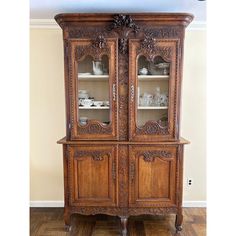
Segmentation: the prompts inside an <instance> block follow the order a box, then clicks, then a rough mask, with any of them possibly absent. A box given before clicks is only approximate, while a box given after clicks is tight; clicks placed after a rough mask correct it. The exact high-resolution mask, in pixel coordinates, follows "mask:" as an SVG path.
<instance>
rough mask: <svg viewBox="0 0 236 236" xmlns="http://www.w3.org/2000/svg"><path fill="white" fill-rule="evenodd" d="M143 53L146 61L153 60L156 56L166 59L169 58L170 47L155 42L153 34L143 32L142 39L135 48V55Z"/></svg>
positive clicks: (168, 59) (170, 54)
mask: <svg viewBox="0 0 236 236" xmlns="http://www.w3.org/2000/svg"><path fill="white" fill-rule="evenodd" d="M140 54H142V55H144V56H145V57H146V58H147V60H148V61H151V62H153V61H154V59H155V57H156V56H161V57H162V58H163V59H165V60H166V61H170V60H171V56H172V50H171V47H161V46H158V45H157V44H156V38H154V37H153V34H145V36H144V39H143V40H142V41H141V43H140V47H139V48H137V55H140Z"/></svg>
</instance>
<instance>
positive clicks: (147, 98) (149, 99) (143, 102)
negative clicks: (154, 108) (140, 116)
mask: <svg viewBox="0 0 236 236" xmlns="http://www.w3.org/2000/svg"><path fill="white" fill-rule="evenodd" d="M152 103H153V95H152V94H150V93H144V94H143V95H142V96H140V98H139V105H140V106H151V105H152Z"/></svg>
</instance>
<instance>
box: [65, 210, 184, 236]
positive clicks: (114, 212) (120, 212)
mask: <svg viewBox="0 0 236 236" xmlns="http://www.w3.org/2000/svg"><path fill="white" fill-rule="evenodd" d="M72 214H81V215H97V214H105V215H112V216H119V217H120V220H121V235H123V236H126V235H127V225H128V217H129V216H138V215H167V214H176V221H175V227H176V230H177V231H181V230H182V221H183V215H182V208H178V207H157V208H151V207H139V208H123V207H65V208H64V220H65V229H66V230H67V231H70V230H71V225H70V217H71V215H72Z"/></svg>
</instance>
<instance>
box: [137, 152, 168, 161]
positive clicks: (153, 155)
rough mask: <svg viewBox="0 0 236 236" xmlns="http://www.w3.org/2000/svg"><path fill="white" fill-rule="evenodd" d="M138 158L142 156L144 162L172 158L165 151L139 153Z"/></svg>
mask: <svg viewBox="0 0 236 236" xmlns="http://www.w3.org/2000/svg"><path fill="white" fill-rule="evenodd" d="M139 156H143V160H144V161H146V162H153V161H154V160H155V158H159V157H160V158H172V154H171V152H167V151H146V152H140V153H139Z"/></svg>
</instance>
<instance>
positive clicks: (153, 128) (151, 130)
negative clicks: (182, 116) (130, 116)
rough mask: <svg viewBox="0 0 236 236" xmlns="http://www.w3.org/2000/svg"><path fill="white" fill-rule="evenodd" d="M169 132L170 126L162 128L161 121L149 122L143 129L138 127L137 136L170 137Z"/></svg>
mask: <svg viewBox="0 0 236 236" xmlns="http://www.w3.org/2000/svg"><path fill="white" fill-rule="evenodd" d="M169 133H170V131H169V124H168V126H162V123H161V121H152V120H151V121H148V122H146V123H145V125H144V126H142V127H136V134H137V135H156V134H161V135H168V134H169Z"/></svg>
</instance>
